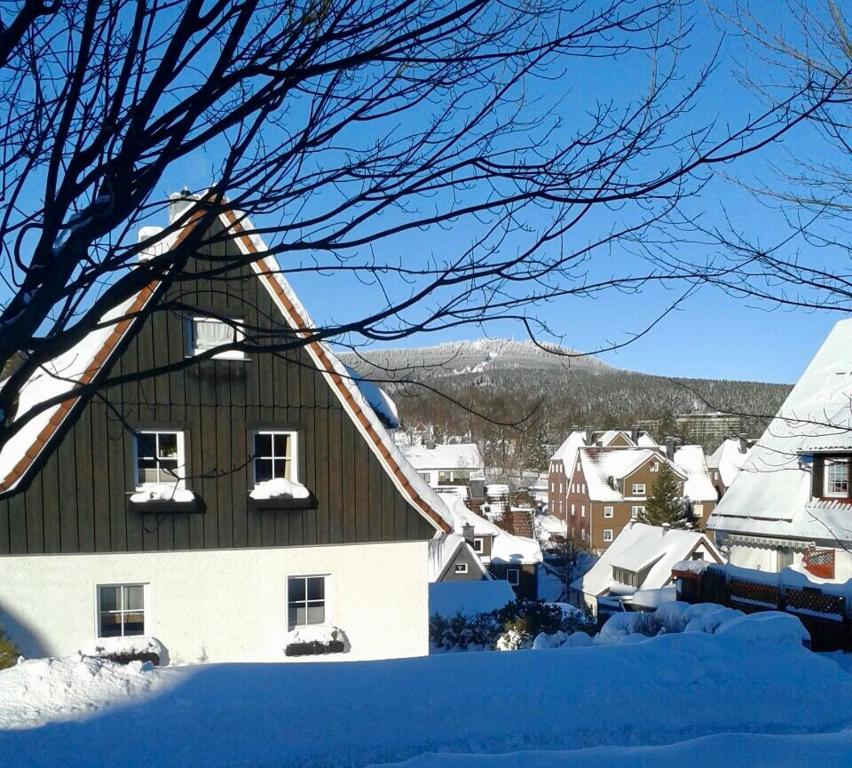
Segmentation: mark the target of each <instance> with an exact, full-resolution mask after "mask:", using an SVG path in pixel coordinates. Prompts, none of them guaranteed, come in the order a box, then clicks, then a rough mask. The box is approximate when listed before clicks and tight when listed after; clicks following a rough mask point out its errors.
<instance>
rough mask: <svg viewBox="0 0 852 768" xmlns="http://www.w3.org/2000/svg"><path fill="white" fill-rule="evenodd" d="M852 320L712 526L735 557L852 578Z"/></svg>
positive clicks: (764, 440)
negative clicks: (851, 466) (851, 478)
mask: <svg viewBox="0 0 852 768" xmlns="http://www.w3.org/2000/svg"><path fill="white" fill-rule="evenodd" d="M851 464H852V320H841V321H840V322H838V323H837V324H836V325H835V326H834V328H833V329H832V331H831V333H830V334H829V335H828V338H826V340H825V341H824V342H823V344H822V346H821V347H820V348H819V350H818V351H817V353H816V355H815V357H814V358H813V360H811V362H810V364H809V365H808V367H807V369H806V370H805V372H804V373H803V374H802V377H801V378H800V379H799V381H798V383H797V384H796V386H795V387H794V388H793V390H792V391H791V392H790V394H789V395H788V396H787V399H786V400H785V401H784V404H783V405H782V406H781V408H780V410H779V411H778V413H777V414H776V416H775V418H774V419H773V420H772V421H771V422H770V424H769V426H768V427H767V429H766V431H765V432H764V433H763V436H762V437H761V438H760V440H758V442H757V443H756V444H755V446H754V447H753V448H752V449H751V451H750V453H749V455H748V458H747V459H746V460H745V462H744V463H743V465H742V468H741V469H740V471H739V473H738V474H737V476H736V479H735V480H734V482H733V484H732V485H731V487H730V488H729V489H728V491H727V493H726V494H725V496H724V497H723V498H722V500H721V501H720V502H719V505H718V507H717V508H716V510H715V511H714V512H713V514H712V515H711V516H710V519H709V521H708V523H707V527H708V528H709V529H711V530H713V531H714V532H715V534H716V542H717V544H718V545H719V546H720V548H721V549H722V551H724V552H725V553H726V554H727V556H728V558H729V561H730V562H731V563H732V564H733V565H738V566H742V567H745V568H754V569H759V570H762V571H770V572H778V571H781V570H782V569H784V568H785V567H792V568H794V569H796V570H801V571H805V572H807V573H808V574H810V575H811V576H816V577H818V578H823V579H827V580H835V581H841V582H842V581H846V580H847V579H849V578H852V555H850V551H852V524H850V520H852V482H850V465H851Z"/></svg>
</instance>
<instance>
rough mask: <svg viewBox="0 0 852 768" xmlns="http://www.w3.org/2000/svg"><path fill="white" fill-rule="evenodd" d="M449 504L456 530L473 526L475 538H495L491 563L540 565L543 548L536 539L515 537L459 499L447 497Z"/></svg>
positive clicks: (457, 531)
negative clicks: (465, 526)
mask: <svg viewBox="0 0 852 768" xmlns="http://www.w3.org/2000/svg"><path fill="white" fill-rule="evenodd" d="M447 504H448V506H449V509H450V513H451V514H452V516H453V521H454V530H455V531H456V533H461V532H462V526H464V525H465V524H467V525H472V526H473V535H474V536H493V537H494V540H493V542H492V544H491V561H492V562H498V563H540V562H541V561H542V559H543V558H542V554H541V547H540V546H539V543H538V542H537V541H536V540H535V539H528V538H525V537H524V536H514V535H512V534H511V533H509V532H508V531H504V530H503V529H502V528H500V526H498V525H495V524H494V523H492V522H491V521H489V520H486V519H485V518H484V517H480V516H479V515H477V514H476V513H475V512H473V511H471V510H470V509H468V508H467V507H466V506H465V504H464V502H463V501H462V500H461V499H460V498H458V497H450V496H448V497H447Z"/></svg>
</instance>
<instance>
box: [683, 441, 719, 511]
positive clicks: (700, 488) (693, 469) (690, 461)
mask: <svg viewBox="0 0 852 768" xmlns="http://www.w3.org/2000/svg"><path fill="white" fill-rule="evenodd" d="M674 463H675V464H676V465H677V466H678V467H679V468H680V469H682V470H683V471H684V472H685V473H686V480H685V481H684V483H683V493H684V495H685V496H688V497H689V498H690V499H691V500H692V501H697V502H702V501H716V499H717V498H718V494H717V493H716V488H715V487H714V486H713V481H712V480H711V479H710V472H709V470H708V469H707V462H706V461H705V460H704V449H703V448H702V447H701V446H700V445H684V446H681V447H680V448H677V449H676V450H675V453H674Z"/></svg>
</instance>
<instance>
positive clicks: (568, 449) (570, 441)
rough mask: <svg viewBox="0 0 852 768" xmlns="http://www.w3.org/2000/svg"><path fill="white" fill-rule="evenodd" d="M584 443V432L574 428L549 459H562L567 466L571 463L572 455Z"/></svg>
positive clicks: (574, 454)
mask: <svg viewBox="0 0 852 768" xmlns="http://www.w3.org/2000/svg"><path fill="white" fill-rule="evenodd" d="M585 444H586V433H585V432H581V431H579V430H575V431H574V432H572V433H571V434H570V435H568V437H567V438H566V439H565V442H563V443H562V445H560V446H559V447H558V448H557V449H556V453H554V454H553V456H551V458H550V460H551V461H562V462H564V463H565V467H566V468H567V467H568V465H569V464H573V462H574V457H575V456H576V455H577V449H579V448H582V447H583V446H584V445H585Z"/></svg>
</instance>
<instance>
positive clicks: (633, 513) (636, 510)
mask: <svg viewBox="0 0 852 768" xmlns="http://www.w3.org/2000/svg"><path fill="white" fill-rule="evenodd" d="M643 514H645V507H643V506H641V505H639V506H632V507H630V519H631V520H638V519H639V515H643Z"/></svg>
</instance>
